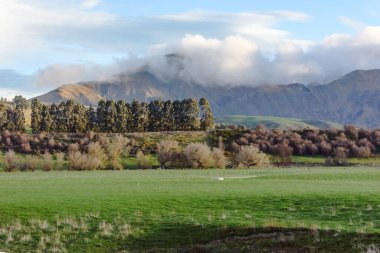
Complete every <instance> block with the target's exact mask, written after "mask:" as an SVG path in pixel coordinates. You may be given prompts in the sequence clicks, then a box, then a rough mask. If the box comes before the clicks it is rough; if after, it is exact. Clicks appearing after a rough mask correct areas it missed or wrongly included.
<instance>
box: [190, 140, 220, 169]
mask: <svg viewBox="0 0 380 253" xmlns="http://www.w3.org/2000/svg"><path fill="white" fill-rule="evenodd" d="M184 153H185V156H186V158H187V161H188V162H189V164H190V166H191V167H192V168H211V167H212V166H213V164H214V161H213V158H212V155H211V150H210V148H209V147H208V146H207V145H205V144H201V143H190V144H189V145H187V146H186V147H185V150H184Z"/></svg>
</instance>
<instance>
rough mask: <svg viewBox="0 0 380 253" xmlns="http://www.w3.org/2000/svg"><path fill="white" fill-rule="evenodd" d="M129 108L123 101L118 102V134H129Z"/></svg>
mask: <svg viewBox="0 0 380 253" xmlns="http://www.w3.org/2000/svg"><path fill="white" fill-rule="evenodd" d="M127 111H128V108H127V105H126V104H125V102H124V101H123V100H119V101H117V102H116V132H118V133H125V132H127V125H128V116H127V114H128V112H127Z"/></svg>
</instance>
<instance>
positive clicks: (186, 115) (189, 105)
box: [182, 98, 200, 131]
mask: <svg viewBox="0 0 380 253" xmlns="http://www.w3.org/2000/svg"><path fill="white" fill-rule="evenodd" d="M182 106H183V107H182V118H183V122H182V123H183V124H182V126H183V129H182V130H184V131H197V130H199V129H200V120H199V107H198V101H197V100H196V99H194V98H188V99H185V100H183V101H182Z"/></svg>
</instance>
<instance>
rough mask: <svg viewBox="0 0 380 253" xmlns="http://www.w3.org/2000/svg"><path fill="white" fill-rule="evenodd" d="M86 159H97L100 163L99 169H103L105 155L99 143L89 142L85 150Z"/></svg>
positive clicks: (105, 159) (105, 160)
mask: <svg viewBox="0 0 380 253" xmlns="http://www.w3.org/2000/svg"><path fill="white" fill-rule="evenodd" d="M87 154H88V158H89V159H90V158H93V159H97V160H98V161H99V162H100V165H99V168H104V167H105V163H106V162H107V155H106V153H105V151H104V149H103V148H102V146H101V145H100V143H99V142H91V143H90V144H89V145H88V148H87Z"/></svg>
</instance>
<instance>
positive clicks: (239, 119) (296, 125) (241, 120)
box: [216, 115, 342, 129]
mask: <svg viewBox="0 0 380 253" xmlns="http://www.w3.org/2000/svg"><path fill="white" fill-rule="evenodd" d="M216 122H218V123H225V124H235V125H244V126H246V127H248V128H255V127H256V125H258V124H264V125H265V126H266V127H268V128H284V129H305V128H310V129H318V128H319V129H332V128H342V126H341V125H339V124H337V123H334V122H330V121H322V120H303V119H294V118H282V117H270V116H246V115H229V116H224V117H217V118H216Z"/></svg>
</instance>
